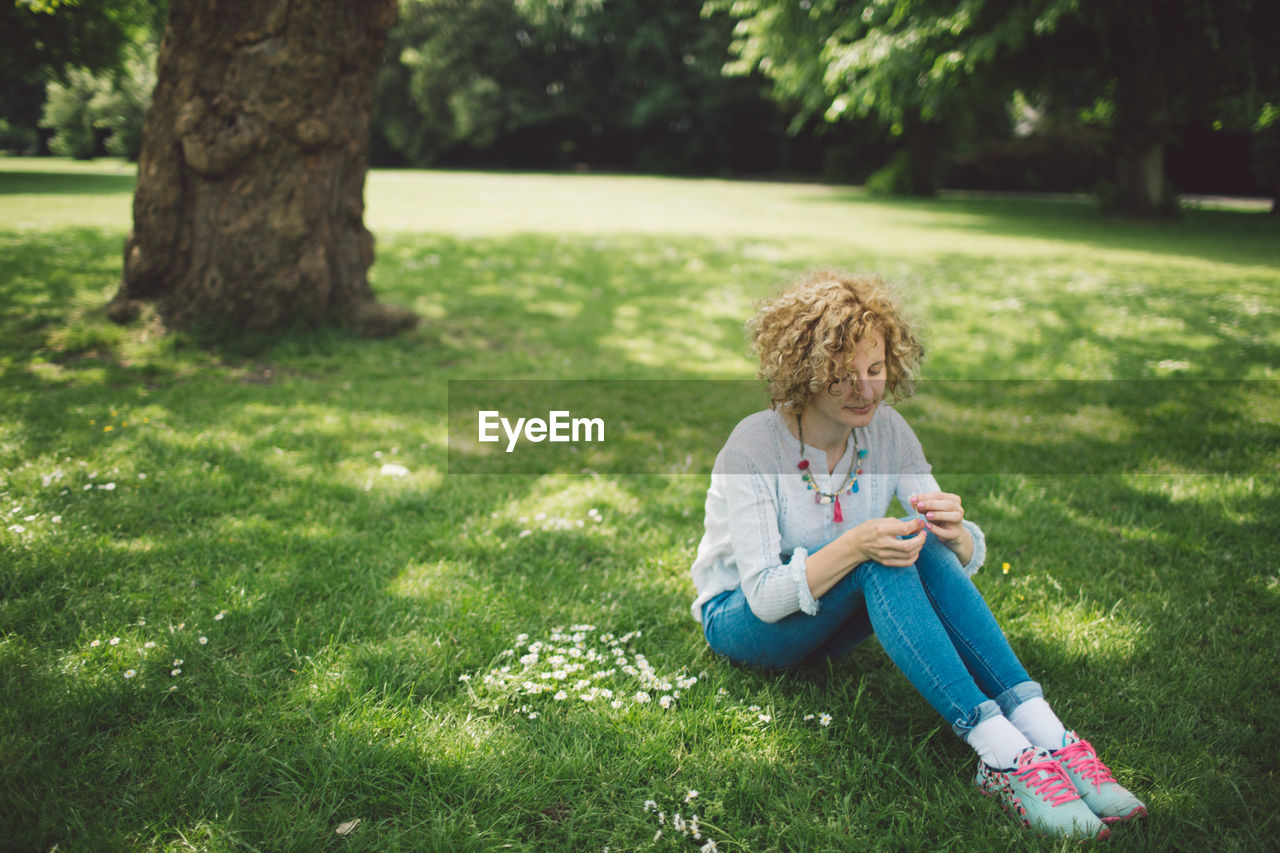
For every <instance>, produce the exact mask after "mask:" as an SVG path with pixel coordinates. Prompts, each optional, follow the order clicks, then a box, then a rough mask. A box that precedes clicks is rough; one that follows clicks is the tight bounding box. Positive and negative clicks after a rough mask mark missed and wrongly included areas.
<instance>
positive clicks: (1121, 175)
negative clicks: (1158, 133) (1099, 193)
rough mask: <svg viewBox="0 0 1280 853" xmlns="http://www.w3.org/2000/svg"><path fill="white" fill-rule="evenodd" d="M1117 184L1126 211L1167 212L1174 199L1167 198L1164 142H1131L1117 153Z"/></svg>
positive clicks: (1142, 213) (1145, 213) (1140, 212)
mask: <svg viewBox="0 0 1280 853" xmlns="http://www.w3.org/2000/svg"><path fill="white" fill-rule="evenodd" d="M1116 186H1117V188H1118V189H1119V191H1120V208H1121V209H1122V210H1123V211H1124V212H1126V213H1136V214H1140V215H1154V214H1158V213H1162V212H1167V209H1168V206H1169V202H1170V200H1169V199H1166V198H1165V186H1164V145H1163V144H1162V143H1159V142H1148V143H1147V144H1146V145H1140V144H1137V143H1130V147H1126V148H1125V149H1124V150H1122V151H1121V152H1120V154H1119V156H1118V157H1117V162H1116Z"/></svg>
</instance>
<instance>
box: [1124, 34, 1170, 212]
mask: <svg viewBox="0 0 1280 853" xmlns="http://www.w3.org/2000/svg"><path fill="white" fill-rule="evenodd" d="M1156 49H1157V48H1156V47H1155V46H1153V45H1151V44H1149V43H1148V41H1141V43H1140V44H1137V45H1135V46H1134V48H1133V50H1134V56H1133V58H1132V62H1131V65H1130V67H1129V68H1128V69H1126V70H1125V72H1124V73H1122V74H1121V75H1120V79H1119V80H1118V81H1117V86H1116V126H1115V134H1116V188H1117V190H1118V191H1119V198H1118V200H1117V204H1118V207H1119V209H1120V211H1121V212H1123V213H1132V214H1137V215H1139V216H1155V215H1159V214H1164V213H1169V212H1171V211H1172V210H1173V205H1174V199H1172V198H1166V193H1165V179H1164V146H1165V141H1166V139H1167V138H1168V136H1169V130H1170V127H1171V125H1172V119H1171V115H1170V106H1169V98H1170V95H1169V91H1168V84H1167V83H1166V81H1165V79H1164V76H1163V74H1162V73H1161V71H1160V66H1159V64H1158V63H1157V61H1156V59H1155V54H1154V51H1155V50H1156Z"/></svg>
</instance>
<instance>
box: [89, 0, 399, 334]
mask: <svg viewBox="0 0 1280 853" xmlns="http://www.w3.org/2000/svg"><path fill="white" fill-rule="evenodd" d="M396 8H397V7H396V0H171V2H170V14H169V23H168V27H167V28H166V31H165V36H164V39H163V42H162V43H161V46H160V55H159V60H158V63H157V82H156V88H155V92H154V94H153V96H152V106H151V109H150V111H149V112H148V114H147V117H146V120H145V122H144V126H143V143H142V153H141V156H140V158H139V161H138V183H137V189H136V191H135V194H134V203H133V230H132V231H131V232H130V234H129V236H128V238H127V240H126V242H125V258H124V276H123V279H122V281H121V283H120V289H119V292H118V293H117V294H116V297H115V298H114V300H113V301H112V305H111V315H112V317H114V318H116V319H117V320H125V319H127V318H128V317H130V316H132V315H134V314H135V313H136V311H137V307H138V302H139V301H151V302H154V303H155V304H156V306H157V309H158V311H159V313H160V315H161V317H162V318H163V319H164V321H165V322H166V324H167V325H169V326H172V327H179V328H180V327H189V326H193V325H208V326H226V325H232V326H237V327H241V328H246V329H251V330H257V331H273V330H277V329H280V328H282V327H285V326H289V325H293V324H296V323H303V324H307V325H318V324H321V323H325V322H334V321H337V322H343V323H349V324H350V325H352V326H353V327H354V328H355V329H356V330H357V331H358V332H360V333H362V334H369V335H383V334H392V333H394V332H396V331H398V330H400V329H402V328H405V327H407V326H410V325H412V324H413V323H414V322H415V320H416V318H415V317H414V315H413V314H412V313H411V312H409V311H408V310H407V309H404V308H397V307H394V306H381V305H379V304H378V303H377V302H376V301H375V299H374V296H373V292H372V290H371V289H370V287H369V283H368V278H367V270H368V268H369V266H370V265H371V264H372V263H373V248H374V241H373V235H372V234H371V233H369V231H368V230H367V229H366V228H365V227H364V181H365V175H366V173H367V172H368V166H369V164H368V147H369V141H368V140H369V131H368V127H369V118H370V114H371V111H372V105H373V87H374V79H375V76H376V74H377V71H378V67H379V65H380V64H381V61H382V55H381V51H382V46H383V42H384V40H385V37H386V34H387V31H388V30H389V29H390V27H391V25H392V24H393V23H394V22H395V18H396Z"/></svg>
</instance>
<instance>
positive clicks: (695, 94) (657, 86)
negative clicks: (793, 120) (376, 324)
mask: <svg viewBox="0 0 1280 853" xmlns="http://www.w3.org/2000/svg"><path fill="white" fill-rule="evenodd" d="M730 25H731V23H730V21H729V19H728V18H727V17H726V16H723V15H718V16H715V17H713V18H710V19H704V18H702V17H701V16H700V15H699V9H698V7H697V5H695V4H690V3H687V2H681V0H609V2H602V0H406V2H402V4H401V21H400V24H399V25H398V26H397V28H396V29H395V30H394V31H393V33H392V35H391V43H390V47H389V50H388V55H387V62H386V64H385V66H384V68H383V70H382V74H381V77H380V80H379V89H378V102H377V118H376V120H375V131H376V133H377V135H378V136H379V137H380V138H381V140H382V141H383V143H384V144H385V145H386V146H387V147H388V148H390V149H391V150H392V151H394V152H395V153H396V154H397V155H398V156H399V158H401V159H402V160H403V161H405V162H409V163H412V164H415V165H429V164H432V163H438V162H442V161H443V162H459V161H461V162H485V161H486V160H487V159H489V158H492V159H493V160H494V161H496V162H501V163H502V164H504V165H512V166H533V165H539V166H548V165H553V166H571V165H574V164H577V163H588V164H591V165H604V166H614V167H620V166H626V167H632V168H651V169H659V170H664V169H673V170H677V171H678V170H681V169H687V168H715V166H716V164H720V165H721V166H722V167H724V168H728V169H732V168H734V167H735V165H740V164H741V162H742V161H743V160H744V159H746V158H747V157H748V156H750V152H747V151H745V150H743V148H742V147H740V146H738V145H736V144H735V142H736V140H735V135H736V134H741V135H742V137H743V138H745V139H751V135H752V134H753V133H754V134H756V135H757V136H759V135H763V134H766V133H767V131H766V128H769V127H773V126H776V125H777V123H778V118H777V110H776V108H775V107H774V106H773V104H772V103H771V102H769V100H768V99H767V97H766V96H765V93H764V87H763V81H762V80H761V79H760V78H747V79H727V78H725V77H723V76H722V75H721V73H720V69H721V66H722V65H723V64H724V62H725V61H726V60H727V59H728V44H729V39H730ZM752 141H755V140H752ZM755 156H758V154H757V155H755Z"/></svg>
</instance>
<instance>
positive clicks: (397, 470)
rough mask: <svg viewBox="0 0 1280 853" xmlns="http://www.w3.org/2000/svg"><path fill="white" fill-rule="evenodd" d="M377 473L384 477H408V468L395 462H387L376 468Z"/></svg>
mask: <svg viewBox="0 0 1280 853" xmlns="http://www.w3.org/2000/svg"><path fill="white" fill-rule="evenodd" d="M378 473H379V474H381V475H383V476H384V477H408V476H409V469H408V468H406V467H404V466H403V465H398V464H396V463H395V462H387V463H386V464H384V465H383V466H382V467H381V468H379V469H378Z"/></svg>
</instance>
